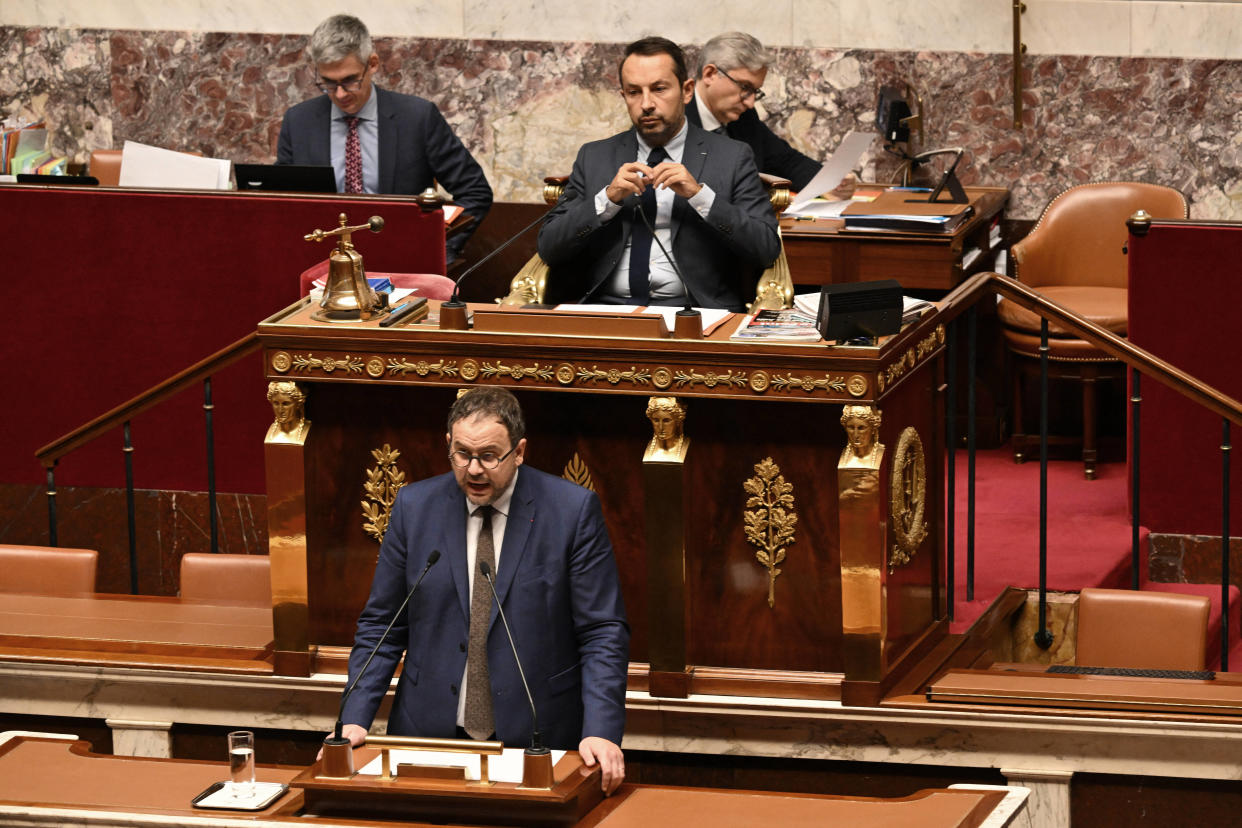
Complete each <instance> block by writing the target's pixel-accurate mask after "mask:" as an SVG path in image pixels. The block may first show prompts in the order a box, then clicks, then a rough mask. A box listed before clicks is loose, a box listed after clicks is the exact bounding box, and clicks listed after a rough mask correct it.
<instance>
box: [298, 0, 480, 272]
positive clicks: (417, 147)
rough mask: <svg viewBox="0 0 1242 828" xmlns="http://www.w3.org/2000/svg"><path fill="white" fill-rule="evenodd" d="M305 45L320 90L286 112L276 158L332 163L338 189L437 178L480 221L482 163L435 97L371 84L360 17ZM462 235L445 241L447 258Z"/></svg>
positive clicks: (365, 189)
mask: <svg viewBox="0 0 1242 828" xmlns="http://www.w3.org/2000/svg"><path fill="white" fill-rule="evenodd" d="M307 51H308V52H309V55H310V59H311V62H313V63H314V64H315V71H316V72H317V73H318V86H319V89H320V90H321V91H322V92H323V93H324V94H323V95H321V96H319V97H318V98H312V99H311V100H309V101H303V102H302V103H300V104H298V105H297V106H294V107H292V108H291V109H289V111H288V112H286V113H285V117H284V120H283V121H282V122H281V124H280V139H279V141H278V142H277V145H276V163H277V164H331V165H332V167H333V168H334V169H335V170H336V188H337V190H338V191H339V192H343V193H389V194H411V195H417V194H418V193H421V192H422V191H423V190H425V189H427V188H428V187H431V186H433V185H434V183H435V182H436V181H438V182H439V183H440V184H441V185H443V187H444V189H446V190H448V191H449V192H450V193H451V194H452V196H453V199H454V200H455V201H456V202H457V203H458V204H459V205H461V207H462V209H463V210H464V211H465V212H466V213H469V214H470V215H471V216H474V219H475V221H474V224H473V226H472V228H471V230H473V229H474V228H476V227H478V225H479V222H481V221H482V220H483V217H484V216H485V215H487V211H488V209H489V208H490V207H491V206H492V188H491V186H490V185H489V184H488V183H487V178H486V177H485V176H484V175H483V170H482V169H480V168H479V165H478V163H477V162H476V161H475V160H474V158H473V157H472V156H471V155H470V152H469V151H468V150H467V149H466V148H465V146H463V145H462V143H461V141H460V140H459V139H458V138H457V136H456V135H454V134H453V130H452V129H451V128H450V127H449V125H448V122H447V121H445V120H444V116H443V115H441V114H440V110H438V109H436V106H435V104H433V103H431V101H428V100H426V99H424V98H419V97H416V96H414V95H402V94H399V93H397V92H389V91H388V90H386V89H381V88H379V87H378V86H376V85H375V84H374V82H373V77H374V75H375V72H376V70H377V69H378V68H379V56H378V55H377V54H375V50H374V49H373V48H372V46H371V35H370V33H369V32H368V31H367V27H366V26H365V25H364V24H363V22H362V21H361V20H359V19H358V18H356V17H350V16H349V15H344V14H338V15H335V16H333V17H329V18H328V19H327V20H325V21H323V22H322V23H320V24H319V25H318V26H317V27H315V31H314V33H313V34H311V41H310V47H309V48H308V50H307ZM372 92H374V93H375V94H372ZM468 236H469V233H458V234H456V235H455V236H454V237H453V238H452V239H450V240H449V249H448V256H449V260H450V261H452V260H453V259H454V258H455V257H456V255H457V254H458V253H459V252H460V251H461V248H462V245H464V244H465V243H466V238H467V237H468Z"/></svg>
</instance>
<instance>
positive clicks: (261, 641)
mask: <svg viewBox="0 0 1242 828" xmlns="http://www.w3.org/2000/svg"><path fill="white" fill-rule="evenodd" d="M271 654H272V611H271V609H270V608H267V607H255V606H250V605H241V604H233V605H229V604H211V603H206V602H202V601H190V600H181V599H178V598H161V597H155V596H149V595H85V596H80V597H71V596H51V595H26V594H0V659H6V660H15V659H37V660H40V661H45V662H47V661H52V662H68V663H80V662H83V661H89V662H90V663H92V664H119V665H141V666H163V667H170V668H175V669H180V670H185V669H199V670H220V671H225V672H230V671H234V672H235V671H245V672H260V673H270V672H271V670H272V667H271V664H270V658H271Z"/></svg>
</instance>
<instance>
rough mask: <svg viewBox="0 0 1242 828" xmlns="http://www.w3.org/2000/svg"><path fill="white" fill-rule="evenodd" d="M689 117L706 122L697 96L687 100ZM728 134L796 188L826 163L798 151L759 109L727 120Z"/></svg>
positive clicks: (698, 122)
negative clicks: (773, 127) (765, 120)
mask: <svg viewBox="0 0 1242 828" xmlns="http://www.w3.org/2000/svg"><path fill="white" fill-rule="evenodd" d="M686 117H687V118H689V119H690V123H692V124H694V125H695V126H703V120H702V119H701V118H700V117H699V103H698V100H697V97H696V99H692V100H691V101H690V103H688V104H686ZM724 134H725V135H727V136H729V137H730V138H732V139H733V140H735V141H741V142H742V143H743V144H745V145H746V146H748V147H750V149H751V152H753V153H754V154H755V166H756V167H758V168H759V172H761V173H767V174H768V175H779V176H780V177H781V178H788V179H789V180H790V181H791V182H793V188H794V189H795V190H801V189H802V188H803V187H805V186H806V185H807V184H810V183H811V179H812V178H814V177H815V173H817V172H819V168H820V167H821V166H823V165H822V164H820V162H818V161H816V160H815V159H814V158H809V157H807V156H805V155H803V154H802V153H800V152H798V151H797V150H796V149H794V148H793V147H791V146H790V145H789V142H788V141H786V140H785V139H784V138H781V137H780V136H779V135H777V134H776V133H775V132H773V131H772V130H770V129H768V125H767V124H765V123H764V122H763V121H761V120H759V113H758V112H756V111H755V110H753V109H748V110H746V111H745V112H743V113H742V116H741V117H740V118H738V119H737V120H736V121H734V122H733V123H731V124H725V128H724Z"/></svg>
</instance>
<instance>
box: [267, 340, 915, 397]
mask: <svg viewBox="0 0 1242 828" xmlns="http://www.w3.org/2000/svg"><path fill="white" fill-rule="evenodd" d="M910 358H911V359H914V357H913V354H911V356H910ZM268 361H269V362H268V364H269V368H270V371H271V372H272V373H273V374H285V373H295V374H299V373H300V374H303V375H305V374H311V373H318V374H320V375H321V376H322V377H323V378H325V379H326V378H330V377H331V378H336V377H342V376H344V377H349V378H353V377H355V376H363V377H369V378H371V379H375V380H387V381H402V380H407V381H408V380H413V381H418V380H428V381H432V382H434V381H436V380H447V381H459V382H467V383H472V382H475V381H476V380H477V381H491V382H496V381H501V382H504V381H510V382H520V383H522V384H526V383H531V384H534V385H550V386H553V387H562V388H571V387H581V388H592V387H594V388H601V387H602V388H606V387H609V386H612V387H616V388H618V389H634V390H641V389H654V390H655V391H663V392H669V393H675V392H676V391H677V390H681V391H687V392H689V391H698V392H699V393H703V392H705V391H715V392H716V393H717V394H721V395H724V396H750V395H751V394H773V393H781V394H794V395H798V396H802V395H803V394H812V395H819V394H824V395H826V396H828V397H829V398H832V397H837V398H840V397H843V396H845V395H847V394H848V395H850V396H852V397H861V396H865V395H866V394H868V393H869V392H870V391H871V387H870V385H871V382H872V380H871V379H870V377H868V376H864V375H861V374H831V373H827V372H825V373H804V372H800V371H781V372H773V371H770V370H761V369H756V370H754V371H747V370H741V369H738V368H720V369H713V368H670V367H669V366H667V365H659V364H648V365H643V364H641V363H639V364H633V363H631V364H621V365H609V364H608V363H606V362H605V363H602V364H601V363H600V362H572V361H561V362H542V361H530V362H527V361H524V360H511V359H508V358H503V357H502V358H500V359H490V358H480V357H464V358H462V357H455V358H451V357H448V356H439V355H432V354H428V355H421V356H401V355H393V354H361V355H354V354H339V353H338V354H331V355H321V356H316V355H315V354H314V353H310V352H302V353H298V352H286V351H274V352H272V353H271V354H270V356H269V357H268ZM901 364H902V366H903V369H902V370H904V365H905V362H904V357H903V361H902V363H901ZM883 382H884V378H883V377H880V378H879V382H878V384H879V385H881V386H882V385H883Z"/></svg>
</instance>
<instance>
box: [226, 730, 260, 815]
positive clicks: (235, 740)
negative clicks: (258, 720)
mask: <svg viewBox="0 0 1242 828" xmlns="http://www.w3.org/2000/svg"><path fill="white" fill-rule="evenodd" d="M229 780H230V781H229V787H230V788H231V790H232V792H233V798H234V799H250V798H251V797H252V796H254V734H253V733H252V732H250V731H249V730H234V731H233V732H232V733H230V734H229Z"/></svg>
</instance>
